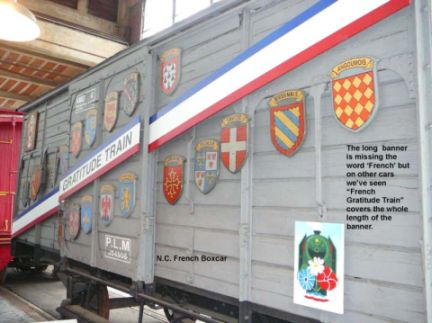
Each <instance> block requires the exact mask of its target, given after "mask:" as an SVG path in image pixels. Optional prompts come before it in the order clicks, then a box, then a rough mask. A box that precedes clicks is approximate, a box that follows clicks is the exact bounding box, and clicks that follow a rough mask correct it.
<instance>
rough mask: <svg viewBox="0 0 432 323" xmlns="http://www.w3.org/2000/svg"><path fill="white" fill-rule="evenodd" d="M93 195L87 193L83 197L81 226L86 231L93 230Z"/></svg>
mask: <svg viewBox="0 0 432 323" xmlns="http://www.w3.org/2000/svg"><path fill="white" fill-rule="evenodd" d="M92 218H93V196H91V195H85V196H83V197H82V198H81V228H82V230H83V231H84V232H85V233H87V234H88V233H90V232H91V230H92Z"/></svg>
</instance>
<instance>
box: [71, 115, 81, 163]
mask: <svg viewBox="0 0 432 323" xmlns="http://www.w3.org/2000/svg"><path fill="white" fill-rule="evenodd" d="M81 142H82V122H81V121H78V122H75V123H74V124H73V125H72V131H71V153H72V155H74V156H75V157H78V155H79V153H80V151H81Z"/></svg>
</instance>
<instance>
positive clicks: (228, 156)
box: [221, 113, 249, 174]
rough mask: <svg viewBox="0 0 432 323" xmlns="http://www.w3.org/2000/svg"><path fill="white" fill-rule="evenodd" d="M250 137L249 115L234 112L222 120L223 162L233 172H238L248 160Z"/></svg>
mask: <svg viewBox="0 0 432 323" xmlns="http://www.w3.org/2000/svg"><path fill="white" fill-rule="evenodd" d="M248 137H249V117H248V115H247V114H244V113H238V114H232V115H230V116H228V117H226V118H224V119H223V120H222V122H221V158H222V163H223V164H224V166H225V167H226V168H227V169H228V170H229V171H230V172H231V173H233V174H235V173H237V172H238V171H239V170H240V169H241V168H242V167H243V164H244V163H245V161H246V158H247V153H248V149H247V145H248Z"/></svg>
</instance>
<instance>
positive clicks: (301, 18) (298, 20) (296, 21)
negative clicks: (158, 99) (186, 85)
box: [149, 0, 336, 123]
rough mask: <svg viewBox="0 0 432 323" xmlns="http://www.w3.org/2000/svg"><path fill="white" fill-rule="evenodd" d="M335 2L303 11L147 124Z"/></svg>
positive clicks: (324, 0)
mask: <svg viewBox="0 0 432 323" xmlns="http://www.w3.org/2000/svg"><path fill="white" fill-rule="evenodd" d="M335 2H336V0H320V1H319V2H317V3H316V4H314V5H313V6H312V7H310V8H309V9H307V10H305V11H304V12H302V13H301V14H299V15H298V16H297V17H295V18H293V19H292V20H290V21H288V22H287V23H286V24H285V25H282V27H280V28H279V29H277V30H275V31H274V32H272V33H271V34H270V35H268V36H267V37H265V38H264V39H262V40H261V41H259V42H258V43H256V44H255V45H253V46H251V47H249V48H248V49H247V50H245V51H244V52H242V53H240V54H239V55H238V56H236V57H235V58H233V59H232V60H231V61H229V62H228V63H227V64H225V65H224V66H222V67H221V68H219V69H218V70H216V71H215V72H214V73H212V74H211V75H210V76H208V77H207V78H205V79H204V80H202V81H200V82H198V84H196V85H195V86H193V87H192V88H190V89H189V90H188V91H186V92H185V93H184V94H182V95H180V96H179V97H178V98H176V99H174V100H173V101H171V102H170V103H169V104H168V105H166V106H164V107H163V108H162V109H161V110H159V111H158V112H156V113H155V114H153V115H152V116H151V117H150V120H149V123H153V122H155V121H156V120H157V119H159V118H160V117H161V116H163V115H164V114H166V113H167V112H169V111H170V110H172V109H173V108H175V107H176V106H177V105H179V104H180V103H182V102H183V101H185V100H186V99H188V98H189V97H191V96H192V95H194V94H195V93H196V92H198V91H199V90H201V89H203V88H204V87H205V86H207V85H208V84H210V83H212V82H213V81H214V80H216V79H218V78H219V77H221V76H222V75H223V74H225V73H226V72H228V71H230V70H231V69H233V68H234V67H236V66H237V65H239V64H240V63H242V62H243V61H245V60H246V59H248V58H249V57H251V56H253V55H255V54H256V53H257V52H259V51H260V50H261V49H263V48H264V47H266V46H268V45H269V44H271V43H273V42H274V41H275V40H277V39H279V38H280V37H282V36H283V35H285V34H286V33H288V32H290V31H291V30H293V29H295V28H296V27H298V26H300V25H301V24H302V23H304V22H305V21H307V20H309V19H310V18H312V17H313V16H315V15H317V14H319V13H320V12H321V11H323V10H325V9H326V8H328V7H329V6H331V5H332V4H334V3H335Z"/></svg>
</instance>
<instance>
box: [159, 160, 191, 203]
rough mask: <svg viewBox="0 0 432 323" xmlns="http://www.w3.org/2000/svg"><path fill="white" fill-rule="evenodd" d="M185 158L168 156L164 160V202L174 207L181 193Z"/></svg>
mask: <svg viewBox="0 0 432 323" xmlns="http://www.w3.org/2000/svg"><path fill="white" fill-rule="evenodd" d="M185 161H186V158H185V157H183V156H180V155H170V156H168V157H166V158H165V160H164V169H163V192H164V195H165V198H166V200H167V201H168V202H169V203H170V204H172V205H174V204H175V203H176V202H177V201H178V199H179V198H180V196H181V193H182V191H183V174H184V163H185Z"/></svg>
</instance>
